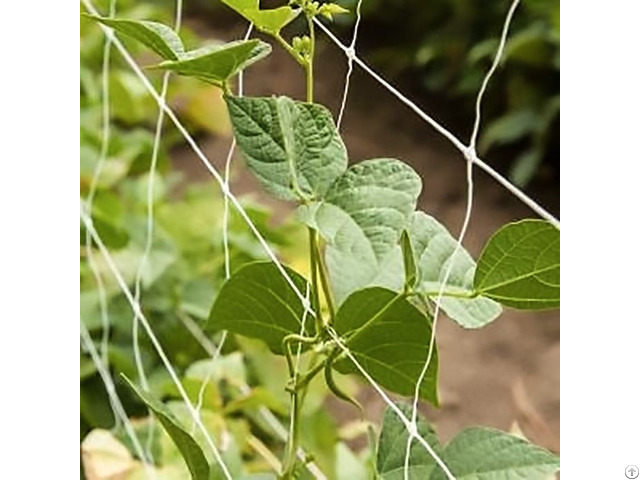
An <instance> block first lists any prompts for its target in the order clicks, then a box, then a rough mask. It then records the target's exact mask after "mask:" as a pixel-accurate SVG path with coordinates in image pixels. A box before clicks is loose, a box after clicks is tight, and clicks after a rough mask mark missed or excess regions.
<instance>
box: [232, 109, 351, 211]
mask: <svg viewBox="0 0 640 480" xmlns="http://www.w3.org/2000/svg"><path fill="white" fill-rule="evenodd" d="M226 100H227V104H228V106H229V114H230V116H231V122H232V123H233V129H234V134H235V136H236V139H237V141H238V146H239V147H240V150H242V153H243V154H244V156H245V159H246V161H247V165H248V166H249V168H250V169H251V170H252V172H253V173H254V174H255V175H256V176H257V177H258V179H259V180H260V182H261V183H262V185H263V186H264V187H265V189H266V190H267V191H269V192H270V193H272V194H273V195H275V196H277V197H278V198H282V199H284V200H299V201H302V200H305V199H308V198H314V197H319V198H322V197H323V196H324V194H325V193H326V192H327V190H328V189H329V187H330V186H331V184H332V183H333V182H334V181H335V179H336V178H337V177H338V176H340V175H341V174H342V173H343V172H344V171H345V169H346V168H347V152H346V149H345V146H344V144H343V142H342V139H341V138H340V136H339V135H338V132H337V130H336V127H335V124H334V122H333V118H332V117H331V113H330V112H329V111H328V110H327V109H326V108H325V107H323V106H321V105H315V104H310V103H301V102H294V101H293V100H291V99H289V98H286V97H279V98H250V97H241V98H240V97H227V98H226Z"/></svg>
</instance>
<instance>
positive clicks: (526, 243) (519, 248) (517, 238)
mask: <svg viewBox="0 0 640 480" xmlns="http://www.w3.org/2000/svg"><path fill="white" fill-rule="evenodd" d="M473 283H474V286H475V289H476V291H477V292H478V293H479V294H481V295H484V296H487V297H490V298H493V299H495V300H497V301H498V302H500V303H502V304H503V305H507V306H509V307H514V308H520V309H525V310H537V309H546V308H555V307H559V306H560V231H559V230H558V229H557V228H556V227H554V226H553V225H552V224H550V223H549V222H545V221H543V220H522V221H520V222H515V223H510V224H508V225H506V226H504V227H502V228H501V229H500V230H498V231H497V232H496V233H495V234H494V235H493V236H492V237H491V239H489V242H488V243H487V245H486V246H485V248H484V250H483V251H482V254H481V255H480V258H479V260H478V268H477V270H476V273H475V278H474V280H473Z"/></svg>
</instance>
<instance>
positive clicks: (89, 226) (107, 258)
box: [80, 204, 232, 480]
mask: <svg viewBox="0 0 640 480" xmlns="http://www.w3.org/2000/svg"><path fill="white" fill-rule="evenodd" d="M80 218H81V219H82V222H83V223H84V225H85V228H86V229H87V230H88V231H89V233H90V235H91V238H92V239H93V241H94V242H95V243H96V244H97V246H98V249H99V250H100V252H101V253H102V256H103V257H104V259H105V261H106V263H107V266H108V267H109V269H110V270H111V273H112V274H113V276H114V277H115V279H116V282H117V283H118V285H119V286H120V289H121V290H122V293H123V294H124V295H125V297H126V299H127V301H128V302H129V304H130V306H131V308H132V310H133V312H134V314H135V315H136V316H137V317H138V318H139V320H140V322H141V323H142V326H143V327H144V329H145V331H146V332H147V335H148V336H149V339H150V340H151V343H152V345H153V347H154V348H155V350H156V352H158V355H159V357H160V359H161V360H162V363H163V364H164V366H165V368H166V369H167V372H168V373H169V376H170V377H171V380H172V381H173V383H174V384H175V386H176V388H177V389H178V392H179V393H180V396H181V397H182V400H183V401H184V402H185V405H186V407H187V410H188V412H189V414H190V416H191V417H192V418H193V420H194V421H195V422H196V425H197V426H198V429H199V430H200V431H201V432H202V434H203V436H204V438H205V440H206V442H207V444H208V445H209V448H210V449H211V451H212V452H213V455H214V457H215V459H216V462H217V463H218V464H219V465H220V468H221V469H222V472H223V473H224V475H225V478H227V480H232V477H231V474H230V473H229V469H228V468H227V466H226V464H225V463H224V460H223V459H222V457H221V456H220V452H219V451H218V448H217V447H216V445H215V443H214V442H213V439H212V438H211V436H210V435H209V432H208V431H207V429H206V427H205V426H204V424H203V423H202V420H201V419H200V417H199V416H198V414H197V413H196V411H195V409H194V408H193V405H192V404H191V401H190V400H189V396H188V395H187V392H186V391H185V389H184V387H183V386H182V383H181V382H180V379H179V378H178V375H177V373H176V371H175V370H174V368H173V366H172V365H171V362H170V361H169V359H168V357H167V355H166V354H165V352H164V350H163V348H162V345H160V342H159V341H158V338H157V337H156V335H155V333H154V332H153V329H152V328H151V325H150V324H149V322H148V321H147V318H146V317H145V315H144V313H143V312H142V309H141V308H140V304H139V303H138V302H137V301H136V300H135V298H134V297H133V294H132V293H131V291H130V290H129V287H128V286H127V284H126V282H125V281H124V279H123V278H122V275H121V274H120V272H119V271H118V268H117V267H116V265H115V263H114V261H113V259H112V258H111V255H110V254H109V251H108V250H107V248H106V247H105V245H104V243H102V239H101V238H100V236H99V235H98V233H97V232H96V230H95V228H94V226H93V223H92V221H91V218H90V217H88V216H87V214H86V211H85V209H84V205H83V204H81V206H80Z"/></svg>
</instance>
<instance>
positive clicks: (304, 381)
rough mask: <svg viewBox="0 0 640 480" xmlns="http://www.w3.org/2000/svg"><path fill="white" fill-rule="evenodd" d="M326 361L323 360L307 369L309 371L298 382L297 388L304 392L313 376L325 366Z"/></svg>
mask: <svg viewBox="0 0 640 480" xmlns="http://www.w3.org/2000/svg"><path fill="white" fill-rule="evenodd" d="M324 363H325V362H321V363H319V364H318V365H315V366H314V367H312V368H311V369H310V370H309V371H307V373H305V374H304V376H303V377H302V378H300V380H298V381H297V382H296V389H297V390H302V391H303V392H304V390H303V389H305V388H306V387H307V385H309V383H310V382H311V380H313V378H314V377H315V376H316V375H317V374H318V373H320V372H321V371H322V369H323V368H324Z"/></svg>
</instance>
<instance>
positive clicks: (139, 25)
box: [84, 15, 184, 60]
mask: <svg viewBox="0 0 640 480" xmlns="http://www.w3.org/2000/svg"><path fill="white" fill-rule="evenodd" d="M84 17H86V18H89V19H91V20H93V21H96V22H100V23H102V24H104V25H106V26H108V27H111V28H113V29H114V30H115V31H116V32H119V33H124V34H125V35H128V36H129V37H131V38H134V39H136V40H138V41H139V42H140V43H142V44H143V45H145V46H147V47H148V48H150V49H151V50H153V51H154V52H156V53H157V54H158V55H160V56H161V57H162V58H164V59H165V60H178V59H179V58H180V57H181V56H182V55H183V54H184V47H183V45H182V41H181V40H180V37H178V34H177V33H176V32H174V31H173V30H172V29H171V28H170V27H168V26H166V25H164V24H162V23H157V22H149V21H146V20H128V19H124V18H105V17H98V16H96V15H84Z"/></svg>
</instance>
